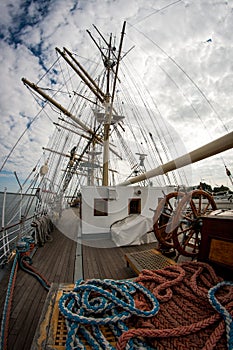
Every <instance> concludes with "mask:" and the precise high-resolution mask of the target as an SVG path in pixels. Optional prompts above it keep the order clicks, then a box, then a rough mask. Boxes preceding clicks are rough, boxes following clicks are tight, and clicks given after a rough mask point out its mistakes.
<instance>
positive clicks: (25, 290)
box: [0, 230, 156, 350]
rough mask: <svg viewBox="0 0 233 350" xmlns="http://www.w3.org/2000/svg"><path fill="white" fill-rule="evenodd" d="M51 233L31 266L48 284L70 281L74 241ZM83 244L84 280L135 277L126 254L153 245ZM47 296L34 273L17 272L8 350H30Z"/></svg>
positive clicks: (0, 300) (0, 302) (1, 296)
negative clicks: (100, 245) (95, 245)
mask: <svg viewBox="0 0 233 350" xmlns="http://www.w3.org/2000/svg"><path fill="white" fill-rule="evenodd" d="M52 236H53V241H52V242H47V243H46V244H45V245H44V246H43V247H40V248H38V249H37V251H36V253H35V255H34V256H33V265H32V266H33V267H34V268H35V269H36V270H38V271H39V272H40V273H41V274H42V275H43V276H45V277H46V278H47V279H48V280H49V282H51V283H58V284H60V283H73V282H74V280H73V279H74V272H75V271H74V268H75V256H76V243H75V242H74V241H72V240H70V239H68V238H67V237H66V236H65V235H63V234H61V233H60V232H59V231H57V230H54V232H53V234H52ZM86 243H87V242H85V244H83V245H82V259H83V276H84V279H87V278H101V279H103V278H112V279H126V278H132V277H135V273H134V272H133V271H132V269H131V268H130V267H127V265H126V261H125V257H124V256H125V254H126V253H129V252H134V251H140V250H145V249H151V248H156V244H155V243H152V244H149V245H143V246H132V247H118V248H115V247H113V244H112V243H111V242H109V243H108V242H105V248H100V247H93V246H92V247H91V246H89V245H87V244H86ZM108 247H110V248H108ZM6 270H9V271H7V273H6V276H5V277H6V278H4V281H1V287H2V289H1V291H0V307H1V310H0V311H1V314H2V310H3V305H4V294H5V293H6V288H7V277H8V276H9V274H10V269H9V267H7V269H6ZM47 295H48V293H47V292H46V290H45V289H44V288H43V287H42V286H41V284H40V283H39V282H38V281H37V280H36V279H35V278H34V277H33V276H31V275H29V274H28V273H26V272H24V271H22V270H19V271H18V276H17V280H16V286H15V291H14V298H13V306H12V312H11V318H10V333H9V340H8V344H9V346H8V349H17V350H30V348H31V344H32V340H33V337H34V333H35V331H36V328H37V324H38V322H39V319H40V314H41V311H42V308H43V305H44V303H45V300H46V297H47Z"/></svg>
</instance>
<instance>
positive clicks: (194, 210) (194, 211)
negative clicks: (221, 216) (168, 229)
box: [190, 199, 198, 218]
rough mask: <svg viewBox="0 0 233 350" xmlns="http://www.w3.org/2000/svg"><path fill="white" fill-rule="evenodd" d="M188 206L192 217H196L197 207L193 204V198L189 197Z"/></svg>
mask: <svg viewBox="0 0 233 350" xmlns="http://www.w3.org/2000/svg"><path fill="white" fill-rule="evenodd" d="M190 207H191V209H192V212H193V214H194V217H195V218H197V217H198V211H197V208H196V205H195V203H194V201H193V199H191V201H190Z"/></svg>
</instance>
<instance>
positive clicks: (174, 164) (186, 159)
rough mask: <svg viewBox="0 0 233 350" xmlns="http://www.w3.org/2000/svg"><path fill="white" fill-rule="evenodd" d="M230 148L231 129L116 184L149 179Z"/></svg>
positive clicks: (128, 183) (232, 144)
mask: <svg viewBox="0 0 233 350" xmlns="http://www.w3.org/2000/svg"><path fill="white" fill-rule="evenodd" d="M231 148H233V131H232V132H230V133H229V134H226V135H224V136H222V137H220V138H218V139H216V140H214V141H212V142H210V143H208V144H206V145H204V146H202V147H200V148H197V149H196V150H194V151H192V152H190V153H186V154H185V155H183V156H181V157H178V158H176V159H174V160H171V161H170V162H168V163H165V164H162V165H160V166H159V167H157V168H154V169H151V170H149V171H147V172H145V173H143V174H141V175H138V176H135V177H133V178H131V179H128V180H126V181H124V182H122V183H120V184H118V186H127V185H130V184H134V183H137V182H140V181H143V180H145V179H150V178H151V177H155V176H158V175H164V174H166V173H168V172H169V171H172V170H175V169H179V168H182V167H184V166H185V165H189V164H191V163H196V162H198V161H200V160H203V159H206V158H208V157H212V156H214V155H216V154H218V153H221V152H224V151H227V150H228V149H231Z"/></svg>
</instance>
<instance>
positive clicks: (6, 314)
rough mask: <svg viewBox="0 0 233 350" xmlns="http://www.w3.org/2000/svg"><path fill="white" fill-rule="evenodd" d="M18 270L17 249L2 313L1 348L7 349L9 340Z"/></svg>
mask: <svg viewBox="0 0 233 350" xmlns="http://www.w3.org/2000/svg"><path fill="white" fill-rule="evenodd" d="M17 270H18V252H17V251H16V255H15V259H14V262H13V265H12V268H11V274H10V278H9V283H8V287H7V292H6V298H5V303H4V308H3V313H2V323H1V338H0V349H2V350H7V341H8V330H9V322H10V313H11V304H12V299H13V291H14V286H15V281H16V275H17Z"/></svg>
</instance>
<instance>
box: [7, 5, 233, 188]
mask: <svg viewBox="0 0 233 350" xmlns="http://www.w3.org/2000/svg"><path fill="white" fill-rule="evenodd" d="M169 3H170V2H169V1H166V2H164V1H158V2H156V8H155V3H154V1H151V0H148V1H146V2H145V1H142V0H136V1H128V2H126V1H125V0H124V1H123V0H116V1H107V0H106V1H103V0H92V1H84V0H83V1H75V0H67V1H61V0H56V1H43V2H36V1H35V2H31V1H20V0H17V1H8V2H7V3H6V2H4V3H1V4H0V23H1V26H0V38H1V41H0V74H1V79H2V89H1V94H0V106H1V135H0V140H1V162H0V163H1V164H2V163H3V162H4V160H5V159H6V156H7V155H8V154H9V150H10V149H11V148H12V147H13V146H14V145H15V143H16V142H17V140H18V139H19V138H20V137H21V135H22V134H23V133H24V131H25V130H27V132H25V135H24V136H23V137H22V139H21V141H20V142H19V145H18V147H17V148H16V149H15V150H14V152H13V153H12V155H11V157H10V158H9V162H7V163H6V165H5V168H4V169H5V170H6V171H9V172H10V171H12V172H13V171H14V170H15V169H17V171H19V172H20V174H21V175H22V177H26V174H27V173H28V172H30V171H31V169H32V168H33V166H34V165H35V163H36V162H37V159H39V158H40V157H41V154H42V147H43V146H46V145H47V144H51V145H52V141H51V134H52V130H53V127H54V126H53V124H52V122H53V121H57V117H58V113H57V112H56V111H54V110H51V108H47V107H46V108H45V110H44V111H43V112H42V113H40V114H39V115H38V117H36V118H35V116H37V114H38V112H39V110H40V107H39V105H38V103H40V104H41V103H43V102H42V101H39V100H38V98H37V99H35V98H34V96H32V94H31V93H30V92H29V91H28V90H27V89H26V88H25V86H24V85H23V84H22V82H21V78H22V77H27V78H28V79H29V80H30V81H32V82H37V81H39V79H41V78H42V77H43V76H44V74H45V73H46V71H47V70H49V68H50V67H51V65H52V63H53V62H54V60H56V59H57V58H58V55H57V53H56V52H55V50H54V48H55V47H56V46H58V47H59V48H61V49H62V47H63V46H65V47H67V48H68V49H70V50H71V51H72V52H76V53H77V54H78V55H79V58H80V59H81V60H82V62H85V64H87V67H88V70H90V67H91V65H90V63H89V62H88V60H87V59H84V58H85V57H87V58H88V57H90V58H91V59H92V60H95V59H96V58H95V57H94V52H96V51H97V52H98V49H97V48H96V47H95V44H94V43H93V42H92V40H91V38H90V37H89V35H88V34H87V32H86V29H89V30H90V31H91V33H92V34H93V35H95V37H96V38H97V40H98V36H99V35H98V34H97V33H96V32H95V30H94V28H93V26H92V24H95V25H96V26H97V28H99V30H100V31H101V33H103V35H105V36H106V37H107V38H109V34H110V32H111V33H113V37H114V38H115V35H117V37H118V38H119V35H120V31H121V28H122V24H123V21H124V20H126V21H127V26H126V34H125V38H124V39H125V41H124V47H123V52H124V53H126V52H127V51H128V50H129V49H130V48H132V46H134V45H135V47H134V48H133V49H132V50H131V51H130V52H129V53H128V54H127V56H126V57H125V58H124V59H123V60H122V62H121V63H122V66H123V67H124V66H125V67H124V68H125V72H124V74H125V75H123V74H122V75H121V80H122V84H121V85H120V86H119V90H121V89H123V86H124V81H127V79H128V76H129V75H130V74H131V78H132V79H131V80H132V81H133V80H134V79H135V83H136V82H137V84H139V83H140V84H141V83H142V82H143V83H144V84H145V86H146V89H147V90H148V91H149V94H150V96H152V97H153V108H154V109H155V110H156V114H158V115H159V114H161V115H162V118H164V120H165V121H166V123H167V124H169V125H170V129H171V132H172V130H173V129H174V130H175V131H176V132H177V134H178V135H179V138H180V140H181V142H182V143H183V144H184V145H185V149H187V150H188V151H191V150H193V149H194V148H196V147H199V146H201V145H203V144H205V143H206V142H209V141H210V140H213V139H214V138H216V137H219V136H221V135H223V134H225V133H226V132H227V131H231V130H232V127H233V121H232V103H231V94H232V74H233V73H232V55H233V45H232V39H231V36H232V31H233V28H232V27H233V21H232V15H233V11H232V5H231V4H230V2H225V1H212V0H206V1H204V2H203V1H201V0H197V1H195V2H194V1H189V0H184V1H180V2H177V3H176V4H174V5H173V6H170V7H167V8H165V7H166V5H169ZM163 7H164V9H163V10H160V9H162V8H163ZM208 38H211V40H212V41H211V42H207V40H208ZM127 65H129V67H130V68H131V69H132V72H133V73H131V72H130V71H129V69H128V70H127ZM62 67H64V68H63V69H64V70H63V71H62V72H60V73H58V71H59V69H60V68H61V66H59V63H58V65H57V66H56V67H54V69H56V71H55V70H51V71H50V73H49V75H48V76H46V78H44V79H43V80H42V81H41V82H40V83H39V85H40V84H41V86H42V87H45V86H48V85H49V83H50V82H51V81H52V82H53V88H54V90H55V89H57V88H58V87H59V82H60V83H61V84H64V83H63V75H66V76H67V74H68V73H67V67H65V66H62ZM69 74H71V73H69ZM119 74H121V73H119ZM71 80H72V81H73V79H70V82H69V83H68V84H67V86H66V85H65V84H64V86H63V87H62V93H60V95H57V96H56V98H57V99H58V100H59V101H61V103H62V104H63V103H64V104H65V105H66V107H68V106H69V104H71V100H72V99H70V100H69V99H68V100H69V101H68V103H67V102H66V101H67V99H66V97H67V95H69V93H70V92H72V91H73V90H74V89H76V88H77V87H78V82H77V81H76V85H75V86H72V85H71ZM128 80H129V79H128ZM131 84H132V83H131ZM68 90H69V93H68ZM48 93H51V92H48ZM148 99H149V98H148ZM34 118H35V121H33V123H32V124H31V121H32V120H34ZM74 140H75V139H74V137H73V139H71V140H70V143H71V144H72V143H75V141H74ZM53 146H55V145H53ZM169 146H170V145H169ZM60 147H61V145H60ZM158 147H159V146H158ZM64 148H65V152H68V151H69V147H68V145H67V146H66V147H64ZM172 151H173V150H171V152H170V153H174V152H172ZM180 152H181V150H180ZM179 155H181V154H179ZM41 159H42V160H44V159H43V157H42V158H41ZM231 159H232V156H231V151H228V152H225V153H224V160H225V161H226V162H227V164H228V165H229V167H231V166H232V160H231ZM63 162H64V164H65V160H63ZM220 163H221V165H222V159H221V157H220V156H217V157H216V158H214V159H213V160H211V166H210V165H209V164H208V165H209V166H208V167H206V163H204V162H201V163H200V164H199V165H197V166H195V172H194V174H193V177H192V181H194V182H198V181H199V180H200V178H205V177H208V174H209V173H210V172H209V169H211V173H212V174H214V177H215V178H217V179H218V181H219V182H223V183H226V181H227V178H226V176H225V172H224V169H223V171H222V170H219V172H218V173H217V174H216V172H215V171H213V169H219V168H221V166H220V165H219V164H220ZM152 165H153V164H152Z"/></svg>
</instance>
